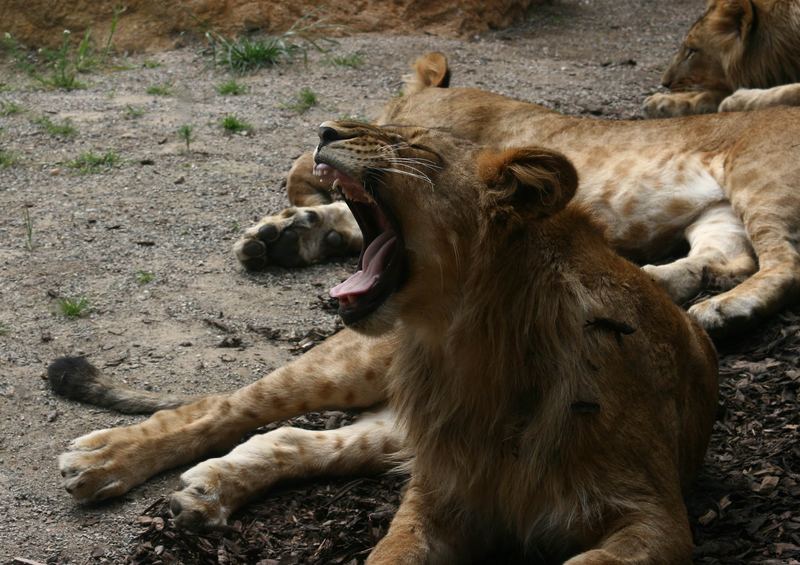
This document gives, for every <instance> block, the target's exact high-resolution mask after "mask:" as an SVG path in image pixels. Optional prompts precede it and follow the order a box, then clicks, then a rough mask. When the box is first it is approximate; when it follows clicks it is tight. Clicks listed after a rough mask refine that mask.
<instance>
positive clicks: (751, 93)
mask: <svg viewBox="0 0 800 565" xmlns="http://www.w3.org/2000/svg"><path fill="white" fill-rule="evenodd" d="M761 92H762V90H760V89H758V88H740V89H739V90H737V91H736V92H734V93H733V94H731V95H730V96H728V97H727V98H725V99H724V100H723V101H722V102H720V104H719V111H720V112H744V111H746V110H755V109H756V108H759V107H760V104H759V100H760V98H761Z"/></svg>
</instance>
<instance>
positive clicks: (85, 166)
mask: <svg viewBox="0 0 800 565" xmlns="http://www.w3.org/2000/svg"><path fill="white" fill-rule="evenodd" d="M117 163H119V155H117V154H116V153H114V152H113V151H106V152H105V153H103V154H102V155H97V154H96V153H93V152H91V151H87V152H86V153H81V154H80V155H79V156H78V157H76V158H75V159H73V160H72V161H70V162H68V163H67V166H68V167H70V168H72V169H76V170H77V171H78V172H80V173H99V172H100V171H102V170H107V169H111V168H112V167H114V166H115V165H116V164H117Z"/></svg>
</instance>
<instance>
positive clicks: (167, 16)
mask: <svg viewBox="0 0 800 565" xmlns="http://www.w3.org/2000/svg"><path fill="white" fill-rule="evenodd" d="M543 1H544V0H492V1H491V2H484V1H482V0H392V2H386V1H385V0H357V1H355V2H354V1H352V0H270V1H264V0H262V1H258V0H256V1H254V0H226V1H225V2H220V1H219V0H181V1H179V2H162V1H161V0H127V1H126V2H124V3H111V2H96V1H94V0H71V1H70V2H62V3H54V2H52V1H51V0H4V2H2V3H0V34H2V33H3V32H6V31H13V33H14V36H15V37H16V38H17V39H18V40H20V41H22V42H23V43H25V44H26V45H32V46H35V47H43V46H47V47H58V45H59V44H60V42H61V33H62V31H63V30H64V29H65V28H66V29H69V30H71V31H72V32H73V33H77V34H80V35H83V33H84V32H85V31H86V30H87V29H91V31H92V33H93V34H94V35H95V37H103V36H105V34H106V33H107V32H108V30H109V29H110V28H111V25H112V21H113V19H114V14H115V12H117V13H119V11H120V9H121V8H124V12H123V17H124V20H125V21H124V25H123V26H119V27H118V29H117V34H116V35H115V45H116V46H117V47H118V48H119V49H126V50H130V51H135V52H142V51H158V50H163V49H166V48H175V47H178V46H183V45H186V44H187V43H189V42H191V41H193V40H197V39H198V38H202V37H203V34H204V33H205V32H206V31H208V30H213V31H215V32H218V33H226V34H229V33H238V32H240V31H242V30H246V31H252V30H263V29H268V30H275V31H285V30H287V29H289V28H291V27H292V26H296V25H297V24H298V21H299V20H301V19H302V18H306V17H310V18H311V19H310V20H308V21H313V20H320V21H322V22H324V24H325V25H326V27H327V30H328V33H334V34H336V35H341V34H342V33H345V32H347V31H350V32H353V31H357V32H364V31H369V32H376V31H389V32H392V33H410V32H414V33H419V32H425V33H434V34H436V35H446V36H464V35H466V34H470V33H478V32H483V31H486V30H489V29H503V28H506V27H508V26H509V25H510V24H512V23H513V22H515V21H517V20H519V18H520V17H521V16H522V15H523V14H524V13H525V12H526V10H527V9H528V8H529V7H530V6H531V5H532V4H539V3H541V2H543ZM304 23H307V21H306V22H301V23H300V27H302V26H303V25H304Z"/></svg>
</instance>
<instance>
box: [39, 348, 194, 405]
mask: <svg viewBox="0 0 800 565" xmlns="http://www.w3.org/2000/svg"><path fill="white" fill-rule="evenodd" d="M47 380H48V381H49V382H50V387H51V388H52V389H53V392H55V393H56V394H58V395H60V396H64V397H66V398H69V399H71V400H76V401H78V402H85V403H87V404H94V405H95V406H103V407H105V408H111V409H113V410H116V411H117V412H123V413H125V414H151V413H153V412H157V411H158V410H164V409H166V408H175V407H177V406H181V405H183V404H188V403H189V402H193V401H195V400H197V399H198V398H199V397H191V396H176V395H170V394H158V393H154V392H148V391H143V390H135V389H132V388H129V387H127V386H124V385H121V384H118V383H115V382H113V381H111V380H110V379H108V378H106V377H104V376H103V375H102V374H101V373H100V371H99V370H98V369H97V368H96V367H95V366H94V365H92V364H91V363H89V361H87V360H86V358H85V357H59V358H58V359H56V360H55V361H53V362H52V363H51V364H50V366H49V367H48V368H47Z"/></svg>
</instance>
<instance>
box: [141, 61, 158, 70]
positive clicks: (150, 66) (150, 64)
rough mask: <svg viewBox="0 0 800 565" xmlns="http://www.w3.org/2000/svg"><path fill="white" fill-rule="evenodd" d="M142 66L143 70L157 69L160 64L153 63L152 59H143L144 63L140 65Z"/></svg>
mask: <svg viewBox="0 0 800 565" xmlns="http://www.w3.org/2000/svg"><path fill="white" fill-rule="evenodd" d="M142 66H143V67H144V68H145V69H157V68H158V67H160V66H161V63H159V62H158V61H155V60H153V59H145V60H144V63H142Z"/></svg>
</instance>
